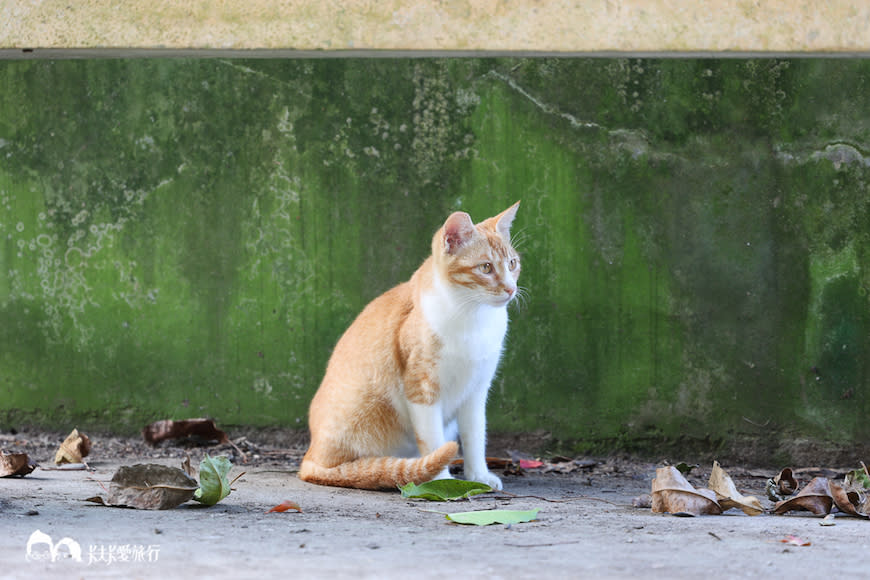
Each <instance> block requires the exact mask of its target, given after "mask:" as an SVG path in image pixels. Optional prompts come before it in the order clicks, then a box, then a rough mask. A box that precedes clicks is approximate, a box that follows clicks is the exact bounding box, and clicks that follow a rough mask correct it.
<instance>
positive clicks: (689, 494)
mask: <svg viewBox="0 0 870 580" xmlns="http://www.w3.org/2000/svg"><path fill="white" fill-rule="evenodd" d="M651 496H652V511H653V512H655V513H670V514H674V515H690V516H698V515H718V514H721V513H722V508H721V506H720V505H719V503H718V502H717V501H716V493H715V492H713V491H711V490H709V489H703V488H701V489H695V488H694V487H693V486H692V484H691V483H689V482H688V480H686V478H685V477H683V474H682V473H680V471H679V470H678V469H677V468H676V467H673V466H670V465H669V466H667V467H659V468H658V469H656V477H655V479H653V481H652V494H651Z"/></svg>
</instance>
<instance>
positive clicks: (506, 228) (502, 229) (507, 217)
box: [486, 202, 520, 240]
mask: <svg viewBox="0 0 870 580" xmlns="http://www.w3.org/2000/svg"><path fill="white" fill-rule="evenodd" d="M519 207H520V202H516V203H515V204H513V205H512V206H510V207H509V208H507V209H506V210H504V211H503V212H501V213H500V214H498V215H497V216H495V217H491V218H489V219H488V220H486V221H492V223H493V224H494V228H493V229H495V231H497V232H498V233H499V234H501V237H503V238H504V239H506V240H509V239H511V224H512V223H514V217H516V215H517V209H519Z"/></svg>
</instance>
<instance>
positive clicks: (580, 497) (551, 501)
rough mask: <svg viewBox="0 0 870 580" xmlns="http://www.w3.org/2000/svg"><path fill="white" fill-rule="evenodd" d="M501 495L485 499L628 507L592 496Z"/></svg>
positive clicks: (504, 492) (507, 492)
mask: <svg viewBox="0 0 870 580" xmlns="http://www.w3.org/2000/svg"><path fill="white" fill-rule="evenodd" d="M501 493H502V494H503V495H492V496H490V495H487V496H485V497H488V498H490V499H539V500H541V501H547V502H550V503H568V502H571V501H578V500H589V501H600V502H604V503H609V504H610V505H615V506H619V507H628V505H627V504H622V503H616V502H613V501H610V500H606V499H602V498H600V497H592V496H590V495H579V496H577V497H568V498H562V499H550V498H547V497H541V496H539V495H517V494H515V493H511V492H509V491H502V492H501ZM505 496H507V497H505ZM476 497H481V498H483V497H484V496H476Z"/></svg>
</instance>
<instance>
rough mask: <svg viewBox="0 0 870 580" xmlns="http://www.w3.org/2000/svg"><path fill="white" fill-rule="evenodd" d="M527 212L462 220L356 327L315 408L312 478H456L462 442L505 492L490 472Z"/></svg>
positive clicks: (472, 469)
mask: <svg viewBox="0 0 870 580" xmlns="http://www.w3.org/2000/svg"><path fill="white" fill-rule="evenodd" d="M518 207H519V202H517V203H515V204H514V205H513V206H511V207H510V208H508V209H507V210H505V211H503V212H502V213H500V214H499V215H497V216H495V217H492V218H489V219H487V220H485V221H483V222H481V223H479V224H476V225H475V224H474V223H473V222H472V221H471V217H470V216H469V215H468V214H467V213H463V212H455V213H453V214H451V215H450V217H449V218H447V221H446V222H445V223H444V225H443V226H442V227H441V228H440V229H439V230H438V231H437V232H436V233H435V236H434V238H433V239H432V255H431V256H430V257H429V258H427V259H426V261H425V262H423V264H422V265H421V266H420V268H419V269H417V271H416V272H415V273H414V275H413V276H412V277H411V279H410V280H409V281H407V282H404V283H402V284H399V285H398V286H396V287H395V288H393V289H391V290H389V291H387V292H386V293H384V294H382V295H381V296H379V297H378V298H376V299H375V300H373V301H372V302H371V303H369V305H368V306H366V308H365V309H364V310H363V311H362V313H360V315H359V316H358V317H357V319H356V320H355V321H354V322H353V324H351V325H350V327H349V328H348V329H347V331H346V332H345V333H344V335H343V336H342V337H341V339H339V341H338V344H336V346H335V350H334V351H333V353H332V357H331V358H330V359H329V365H328V366H327V368H326V375H325V376H324V378H323V383H321V385H320V388H319V389H318V391H317V394H315V396H314V399H313V400H312V401H311V408H310V410H309V417H308V425H309V428H310V430H311V445H310V447H309V448H308V451H307V452H306V453H305V457H304V458H303V460H302V465H301V467H300V469H299V477H300V478H301V479H303V480H305V481H309V482H312V483H319V484H322V485H336V486H341V487H357V488H362V489H385V488H393V489H395V487H396V486H397V485H404V484H406V483H408V482H411V481H413V482H414V483H418V484H419V483H423V482H425V481H429V480H432V479H441V478H448V477H450V473H449V470H448V464H449V463H450V461H451V460H452V459H453V457H454V456H455V455H456V453H457V452H458V449H459V448H458V445H457V443H456V442H455V439H456V437H457V435H458V437H459V440H460V441H461V442H462V455H463V458H464V461H463V464H464V470H465V474H464V476H465V478H466V479H468V480H473V481H479V482H482V483H485V484H488V485H490V486H491V487H493V488H495V489H501V487H502V484H501V480H500V479H499V478H498V477H497V476H496V475H493V474H492V473H490V472H489V470H488V468H487V465H486V456H485V451H486V397H487V393H488V391H489V387H490V383H491V382H492V378H493V376H494V375H495V371H496V367H497V366H498V363H499V359H500V358H501V353H502V344H503V342H504V337H505V333H506V332H507V325H508V315H507V306H508V304H509V303H510V302H511V300H513V299H514V297H515V296H516V295H517V278H518V277H519V274H520V258H519V255H518V254H517V252H516V250H514V248H513V246H511V242H510V227H511V223H512V222H513V220H514V216H515V215H516V212H517V208H518Z"/></svg>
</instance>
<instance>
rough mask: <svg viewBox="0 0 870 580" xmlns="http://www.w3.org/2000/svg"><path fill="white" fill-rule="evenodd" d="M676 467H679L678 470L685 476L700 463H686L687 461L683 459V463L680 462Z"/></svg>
mask: <svg viewBox="0 0 870 580" xmlns="http://www.w3.org/2000/svg"><path fill="white" fill-rule="evenodd" d="M674 467H676V468H677V471H679V472H680V473H682V474H683V477H685V476H687V475H689V472H690V471H692V470H693V469H695V468H696V467H698V464H697V463H696V464H695V465H689V464H688V463H686V462H685V461H683V462H682V463H678V464H676V465H675V466H674Z"/></svg>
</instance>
